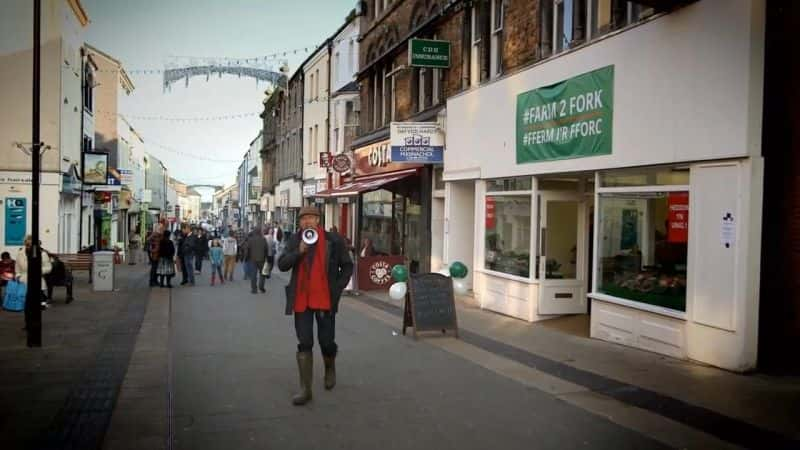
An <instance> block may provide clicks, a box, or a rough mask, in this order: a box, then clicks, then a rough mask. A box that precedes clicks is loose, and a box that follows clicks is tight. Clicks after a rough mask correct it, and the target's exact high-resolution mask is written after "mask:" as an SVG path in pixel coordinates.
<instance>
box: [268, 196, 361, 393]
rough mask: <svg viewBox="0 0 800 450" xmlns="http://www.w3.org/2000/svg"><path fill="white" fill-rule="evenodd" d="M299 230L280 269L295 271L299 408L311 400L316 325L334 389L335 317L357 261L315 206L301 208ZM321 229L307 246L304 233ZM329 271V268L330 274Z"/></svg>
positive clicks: (290, 301) (292, 305)
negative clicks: (323, 224) (328, 228)
mask: <svg viewBox="0 0 800 450" xmlns="http://www.w3.org/2000/svg"><path fill="white" fill-rule="evenodd" d="M299 220H300V230H299V231H298V232H297V233H293V234H291V235H290V236H288V237H287V243H286V248H285V250H284V252H283V254H282V255H281V257H280V258H279V259H278V268H279V269H280V270H281V271H283V272H287V271H289V270H291V271H292V275H291V278H290V281H289V286H287V287H286V311H285V312H286V314H287V315H291V314H294V329H295V333H296V334H297V341H298V345H297V368H298V372H299V374H300V392H299V393H298V394H297V395H295V396H294V398H292V403H293V404H295V405H304V404H306V403H308V402H309V401H310V400H311V397H312V394H311V381H312V378H313V372H314V357H313V353H312V349H313V347H314V321H315V320H316V322H317V340H318V341H319V346H320V349H321V350H322V356H323V359H324V361H325V389H329V390H330V389H333V387H334V386H335V385H336V365H335V362H336V354H337V353H338V346H337V345H336V340H335V338H336V313H337V312H338V310H339V300H340V298H341V295H342V291H343V290H344V288H345V287H346V286H347V283H348V282H349V281H350V277H351V276H352V275H353V261H352V259H350V254H349V252H348V251H347V248H346V247H345V242H344V239H342V237H341V236H339V235H338V234H337V233H331V232H326V231H325V230H324V229H323V228H322V227H321V226H320V224H319V220H320V214H319V211H318V210H317V209H316V208H314V207H311V206H307V207H304V208H302V209H301V210H300V217H299ZM312 228H313V229H315V230H316V231H317V236H318V238H317V241H316V243H312V244H307V243H306V242H305V241H303V239H302V233H303V232H304V231H305V230H307V229H312ZM326 269H327V270H326Z"/></svg>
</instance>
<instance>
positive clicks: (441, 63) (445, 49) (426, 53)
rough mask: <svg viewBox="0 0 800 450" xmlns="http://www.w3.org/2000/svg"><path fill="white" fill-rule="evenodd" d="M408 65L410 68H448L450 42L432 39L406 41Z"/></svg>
mask: <svg viewBox="0 0 800 450" xmlns="http://www.w3.org/2000/svg"><path fill="white" fill-rule="evenodd" d="M408 65H409V66H412V67H432V68H439V69H446V68H448V67H450V42H448V41H436V40H432V39H410V40H409V41H408Z"/></svg>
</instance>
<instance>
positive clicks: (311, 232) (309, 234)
mask: <svg viewBox="0 0 800 450" xmlns="http://www.w3.org/2000/svg"><path fill="white" fill-rule="evenodd" d="M318 239H319V233H317V229H316V228H306V229H305V230H303V242H305V243H306V245H314V244H316V243H317V240H318Z"/></svg>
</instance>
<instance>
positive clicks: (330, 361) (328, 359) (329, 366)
mask: <svg viewBox="0 0 800 450" xmlns="http://www.w3.org/2000/svg"><path fill="white" fill-rule="evenodd" d="M322 359H323V360H325V389H327V390H331V389H333V387H334V386H336V357H335V356H323V357H322Z"/></svg>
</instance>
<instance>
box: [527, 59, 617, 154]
mask: <svg viewBox="0 0 800 450" xmlns="http://www.w3.org/2000/svg"><path fill="white" fill-rule="evenodd" d="M613 111H614V66H608V67H603V68H602V69H598V70H595V71H592V72H589V73H585V74H583V75H578V76H577V77H574V78H570V79H569V80H565V81H561V82H559V83H556V84H552V85H550V86H545V87H541V88H539V89H534V90H532V91H528V92H524V93H522V94H519V95H518V96H517V164H520V163H528V162H535V161H548V160H555V159H569V158H580V157H584V156H596V155H609V154H611V130H612V128H613V119H614V113H613Z"/></svg>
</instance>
